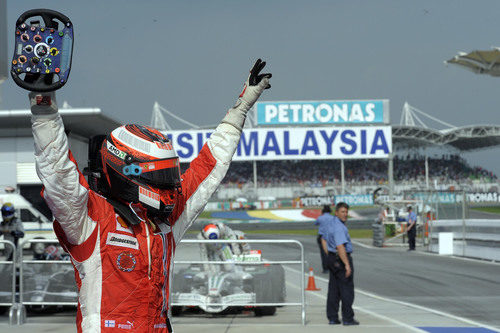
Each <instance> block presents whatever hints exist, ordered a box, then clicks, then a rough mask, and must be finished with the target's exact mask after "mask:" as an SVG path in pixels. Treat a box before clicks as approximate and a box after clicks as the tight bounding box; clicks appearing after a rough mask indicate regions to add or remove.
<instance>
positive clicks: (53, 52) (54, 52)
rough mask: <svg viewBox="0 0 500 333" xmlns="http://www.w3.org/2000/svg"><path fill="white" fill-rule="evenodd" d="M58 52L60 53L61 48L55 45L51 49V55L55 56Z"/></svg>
mask: <svg viewBox="0 0 500 333" xmlns="http://www.w3.org/2000/svg"><path fill="white" fill-rule="evenodd" d="M58 54H59V50H58V49H57V48H55V47H53V48H51V49H50V55H52V56H54V57H55V56H56V55H58Z"/></svg>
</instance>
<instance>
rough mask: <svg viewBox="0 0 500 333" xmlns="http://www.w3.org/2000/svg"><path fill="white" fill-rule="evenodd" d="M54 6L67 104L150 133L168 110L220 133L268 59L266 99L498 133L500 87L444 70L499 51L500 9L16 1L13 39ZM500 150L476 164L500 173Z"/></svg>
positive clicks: (22, 97)
mask: <svg viewBox="0 0 500 333" xmlns="http://www.w3.org/2000/svg"><path fill="white" fill-rule="evenodd" d="M0 1H5V0H0ZM47 5H50V8H52V9H55V10H59V11H61V12H63V13H64V14H66V15H67V16H69V17H70V18H71V20H72V21H73V23H74V26H75V31H76V36H75V49H74V58H73V67H72V72H71V75H70V80H69V83H68V84H67V85H66V86H65V87H64V88H63V89H61V90H60V91H59V93H58V96H59V97H58V98H59V100H60V101H63V100H66V101H68V102H69V104H71V105H72V106H73V107H100V108H102V110H103V111H104V112H105V113H106V114H108V115H109V116H111V117H113V118H115V119H117V120H119V121H121V122H136V123H146V124H147V123H149V122H150V119H151V111H152V107H153V103H154V102H155V101H158V102H159V103H160V104H161V105H162V106H164V107H165V108H167V109H169V110H170V111H172V112H174V113H175V114H177V115H179V116H181V117H183V118H184V119H186V120H188V121H190V122H193V123H196V124H198V125H210V124H215V123H218V122H219V121H220V119H221V118H222V117H223V116H224V114H225V112H226V110H227V109H228V108H229V107H230V106H231V105H232V104H233V103H234V101H235V98H236V96H237V95H238V93H239V92H240V90H241V87H242V83H243V81H244V80H245V78H246V76H247V73H248V69H249V68H250V66H251V65H252V63H253V61H254V60H255V59H256V58H258V57H261V58H263V59H265V60H266V61H267V62H268V69H269V71H271V72H272V73H273V79H272V86H273V87H272V89H271V90H270V91H266V93H265V95H264V96H263V100H280V101H283V100H321V99H328V100H332V99H382V98H384V99H385V98H387V99H389V100H390V106H391V120H392V122H393V123H399V118H400V114H401V109H402V106H403V103H404V102H405V101H408V102H409V103H410V104H411V105H413V106H415V107H417V108H419V109H420V110H422V111H424V112H427V113H429V114H431V115H433V116H435V117H437V118H440V119H442V120H444V121H446V122H449V123H451V124H453V125H456V126H464V125H470V124H499V125H500V117H499V111H498V104H499V101H500V98H499V94H498V87H499V86H500V78H493V77H489V76H481V75H475V74H472V73H470V72H468V71H465V70H463V69H460V68H458V67H454V66H448V67H447V66H445V65H444V64H443V61H444V60H447V59H450V58H451V57H453V56H454V55H455V54H456V53H457V51H471V50H474V49H489V48H490V47H492V46H500V42H498V36H499V35H498V13H499V12H500V2H498V1H474V2H471V1H451V0H450V1H448V0H443V1H410V0H408V1H404V0H393V1H389V0H382V1H368V0H367V1H359V0H350V1H311V0H310V1H298V0H279V1H273V0H268V1H260V0H254V1H229V0H228V1H219V0H214V1H206V0H205V1H202V0H193V1H165V0H162V1H160V0H158V1H156V0H155V1H130V0H121V1H118V0H107V1H95V0H86V1H78V2H77V1H67V0H66V1H63V0H52V1H50V2H47V1H35V0H23V1H17V2H14V1H10V0H9V1H8V2H7V17H8V29H9V31H8V33H9V35H8V37H9V40H10V41H11V40H12V38H13V27H14V22H15V20H16V19H17V17H18V16H19V14H20V13H22V12H23V11H25V10H27V9H31V8H37V7H44V6H47ZM11 48H12V45H9V51H8V54H9V57H10V55H11V54H12V49H11ZM0 89H1V94H2V105H1V106H0V107H1V108H2V109H20V108H25V107H26V106H27V98H26V93H25V92H24V91H23V90H21V89H20V88H18V87H17V86H16V85H15V84H14V83H13V82H12V81H11V80H8V81H7V82H5V83H4V84H3V85H2V86H1V88H0ZM172 124H173V125H179V127H180V128H183V127H182V126H181V124H179V123H175V122H174V121H172ZM429 125H431V126H433V125H435V124H433V123H431V122H429ZM499 152H500V149H499V148H495V149H489V150H486V151H482V152H478V153H473V154H467V155H466V157H467V158H468V160H469V161H470V163H471V164H473V165H482V166H485V167H487V168H488V169H490V170H493V171H495V172H496V173H497V174H500V157H499V154H498V153H499Z"/></svg>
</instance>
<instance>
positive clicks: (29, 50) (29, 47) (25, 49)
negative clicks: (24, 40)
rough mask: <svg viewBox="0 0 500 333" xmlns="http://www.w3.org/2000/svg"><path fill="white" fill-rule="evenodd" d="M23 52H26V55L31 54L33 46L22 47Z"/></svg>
mask: <svg viewBox="0 0 500 333" xmlns="http://www.w3.org/2000/svg"><path fill="white" fill-rule="evenodd" d="M24 51H25V52H27V53H31V52H33V46H31V45H26V46H25V47H24Z"/></svg>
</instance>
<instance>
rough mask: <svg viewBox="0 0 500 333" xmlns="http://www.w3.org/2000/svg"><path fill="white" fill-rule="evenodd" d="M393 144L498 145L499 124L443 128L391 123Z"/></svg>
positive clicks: (462, 147) (465, 148)
mask: <svg viewBox="0 0 500 333" xmlns="http://www.w3.org/2000/svg"><path fill="white" fill-rule="evenodd" d="M392 140H393V143H394V144H396V145H397V144H401V145H405V146H408V147H424V146H434V145H438V146H443V145H449V146H452V147H454V148H457V149H459V150H462V151H470V150H476V149H483V148H488V147H492V146H497V145H500V126H496V125H472V126H464V127H456V128H450V129H445V130H435V129H431V128H425V127H420V126H408V125H393V126H392Z"/></svg>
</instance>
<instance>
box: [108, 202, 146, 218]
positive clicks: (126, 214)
mask: <svg viewBox="0 0 500 333" xmlns="http://www.w3.org/2000/svg"><path fill="white" fill-rule="evenodd" d="M106 200H107V201H108V202H109V203H110V204H111V206H113V208H114V209H115V211H116V212H117V213H118V215H120V216H121V217H122V218H123V219H124V220H125V222H127V224H131V225H137V224H139V223H141V220H140V219H139V216H137V214H136V213H135V212H134V211H133V210H132V208H130V207H129V205H128V204H126V203H124V202H122V201H119V200H116V199H113V198H106Z"/></svg>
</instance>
